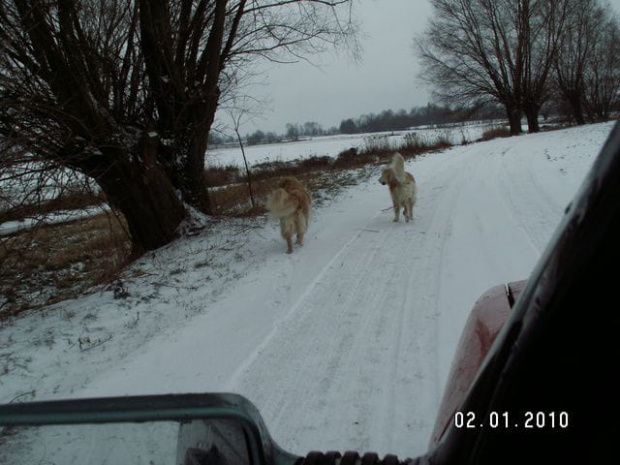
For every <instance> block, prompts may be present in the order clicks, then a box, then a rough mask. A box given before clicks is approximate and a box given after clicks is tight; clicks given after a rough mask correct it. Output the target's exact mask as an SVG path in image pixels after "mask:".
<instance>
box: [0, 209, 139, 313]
mask: <svg viewBox="0 0 620 465" xmlns="http://www.w3.org/2000/svg"><path fill="white" fill-rule="evenodd" d="M129 250H130V243H129V240H128V238H127V236H126V234H125V230H124V228H123V227H122V225H121V224H120V223H119V221H118V220H117V219H116V218H115V217H113V216H109V215H108V214H105V213H102V214H100V215H97V216H95V217H91V218H86V219H82V220H78V221H74V222H71V223H65V224H61V225H51V226H44V227H38V228H35V229H32V230H28V231H24V232H22V233H20V234H16V235H13V236H10V237H2V238H0V266H1V270H2V271H0V296H1V299H0V319H2V318H6V317H8V316H12V315H16V314H19V313H20V312H22V311H24V310H28V309H32V308H37V307H40V306H42V305H46V304H50V303H54V302H58V301H61V300H65V299H68V298H71V297H75V296H77V295H79V294H80V293H82V292H84V291H85V290H86V289H88V288H89V287H91V286H93V285H96V284H100V283H104V282H108V281H110V280H111V279H113V278H114V277H115V276H116V275H117V273H118V271H119V270H121V269H122V267H123V266H124V265H125V263H126V260H127V257H128V254H129Z"/></svg>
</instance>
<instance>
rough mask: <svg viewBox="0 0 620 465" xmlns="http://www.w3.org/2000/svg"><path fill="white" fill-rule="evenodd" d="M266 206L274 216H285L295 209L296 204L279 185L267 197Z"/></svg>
mask: <svg viewBox="0 0 620 465" xmlns="http://www.w3.org/2000/svg"><path fill="white" fill-rule="evenodd" d="M266 207H267V210H269V213H270V215H271V216H272V217H274V218H286V217H287V216H290V215H292V214H293V213H295V211H296V210H297V205H296V204H295V202H293V199H292V198H291V197H290V196H289V195H288V193H287V192H286V191H285V190H284V189H282V188H281V187H280V188H278V189H276V190H275V191H273V192H272V193H271V194H270V195H269V197H267V204H266Z"/></svg>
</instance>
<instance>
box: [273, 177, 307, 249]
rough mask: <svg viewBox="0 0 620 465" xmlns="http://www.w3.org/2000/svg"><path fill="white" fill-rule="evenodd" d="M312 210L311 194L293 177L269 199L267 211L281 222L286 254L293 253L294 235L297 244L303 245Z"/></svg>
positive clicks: (284, 180) (286, 180)
mask: <svg viewBox="0 0 620 465" xmlns="http://www.w3.org/2000/svg"><path fill="white" fill-rule="evenodd" d="M311 208H312V201H311V199H310V194H308V191H307V190H306V188H305V187H304V185H303V184H302V183H301V182H299V180H298V179H297V178H294V177H292V176H290V177H286V178H283V179H282V180H281V181H280V183H279V184H278V188H277V189H276V190H275V191H273V192H272V193H271V194H270V195H269V197H268V198H267V210H269V212H270V213H271V216H273V217H274V218H278V219H279V220H280V232H281V233H282V237H283V238H284V239H285V240H286V253H293V234H294V233H295V234H297V244H299V245H303V243H304V234H305V233H306V231H307V230H308V223H309V221H310V210H311Z"/></svg>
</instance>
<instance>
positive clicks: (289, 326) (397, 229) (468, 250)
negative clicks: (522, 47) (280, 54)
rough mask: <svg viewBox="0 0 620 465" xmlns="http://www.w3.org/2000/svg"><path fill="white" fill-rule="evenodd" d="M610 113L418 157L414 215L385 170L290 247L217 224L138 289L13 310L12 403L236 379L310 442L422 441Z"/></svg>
mask: <svg viewBox="0 0 620 465" xmlns="http://www.w3.org/2000/svg"><path fill="white" fill-rule="evenodd" d="M611 127H612V123H605V124H598V125H588V126H583V127H578V128H571V129H566V130H561V131H555V132H548V133H541V134H535V135H523V136H519V137H513V138H507V139H496V140H493V141H489V142H482V143H476V144H470V145H466V146H459V147H455V148H452V149H449V150H446V151H444V152H442V153H438V154H428V155H426V156H423V157H418V158H417V159H415V160H413V161H410V162H408V163H407V169H408V170H409V171H411V172H412V173H414V175H415V177H416V179H417V181H418V189H419V192H418V202H417V204H416V207H415V208H414V221H413V223H410V224H405V223H404V222H401V223H398V224H396V223H393V222H392V212H391V209H390V205H391V202H390V199H389V194H388V192H387V189H386V188H385V187H384V186H381V185H379V184H378V182H376V178H378V173H377V175H376V177H373V178H372V179H371V180H370V182H364V183H360V184H359V185H357V186H352V187H348V188H346V189H344V191H343V193H341V194H340V195H339V196H338V198H336V199H334V200H333V201H332V202H329V203H328V204H326V205H324V206H322V207H321V208H320V209H316V210H315V211H314V214H313V217H312V220H311V226H310V230H309V232H308V235H307V239H306V244H305V245H304V247H303V248H300V249H298V250H296V251H295V252H294V253H293V254H292V255H286V254H285V253H284V250H285V245H284V242H283V240H282V239H280V238H279V229H278V225H277V224H276V223H275V222H273V221H271V220H268V219H267V218H258V219H254V220H234V221H233V220H227V221H205V227H204V229H202V230H200V231H199V232H198V233H197V234H196V235H192V236H189V237H186V238H184V239H182V240H179V241H177V242H175V243H174V244H171V245H169V246H168V247H165V248H163V249H161V250H158V251H157V252H155V253H151V254H148V255H147V256H145V257H143V258H142V259H141V260H140V261H138V262H137V263H135V264H133V265H132V266H131V268H130V269H128V270H127V271H126V272H125V274H124V277H123V285H124V287H125V288H126V290H127V291H128V293H129V296H128V297H126V298H121V299H115V298H114V292H113V288H106V289H98V290H96V291H94V292H93V293H91V294H89V295H86V296H83V297H81V298H79V299H76V300H72V301H66V302H61V303H58V304H56V305H53V306H50V307H49V308H48V309H47V310H46V311H44V312H41V311H37V312H36V313H33V314H30V315H26V316H23V317H20V318H19V319H18V320H16V321H13V322H11V323H9V324H5V325H4V327H3V328H1V329H0V402H1V403H6V402H11V401H15V402H17V401H25V400H32V399H37V400H42V399H58V398H66V397H92V396H111V395H125V394H151V393H171V392H205V391H230V392H237V393H241V394H243V395H245V396H247V397H248V398H249V399H250V400H251V401H252V402H254V403H255V404H256V405H257V406H258V408H259V410H260V411H261V413H262V415H263V417H264V419H265V421H266V423H267V425H268V427H269V429H270V431H271V433H272V436H273V437H274V438H275V440H276V441H277V442H278V443H279V444H280V445H281V446H283V447H284V448H285V449H287V450H290V451H291V452H294V453H297V454H300V455H301V454H305V453H307V452H308V451H310V450H341V451H344V450H349V449H353V450H358V451H366V450H374V451H377V452H379V453H380V454H385V453H394V454H398V455H399V456H400V457H413V456H416V455H419V454H422V453H424V452H425V450H426V447H427V445H428V440H429V437H430V433H431V430H432V427H433V422H434V417H435V414H436V412H437V408H438V404H439V401H440V399H441V395H442V390H443V384H444V382H445V380H446V377H447V373H448V370H449V368H450V362H451V360H452V356H453V352H454V350H455V348H456V344H457V342H458V338H459V335H460V331H461V328H462V326H463V324H464V322H465V319H466V317H467V314H468V312H469V310H470V309H471V307H472V305H473V304H474V302H475V300H476V298H477V297H479V296H480V295H481V294H482V293H483V292H484V291H485V290H487V289H488V288H489V287H491V286H493V285H495V284H501V283H504V282H508V281H513V280H520V279H524V278H527V277H528V275H529V273H530V271H531V270H532V268H533V266H534V264H535V263H536V260H537V259H538V258H539V256H540V255H541V253H542V251H543V249H544V248H545V246H546V243H547V241H548V240H549V238H550V237H551V235H552V233H553V231H554V229H555V228H556V226H557V224H558V223H559V220H560V218H561V215H562V213H563V210H564V208H565V207H566V205H567V204H568V202H569V201H570V199H571V198H572V196H573V194H574V193H575V191H576V190H577V188H578V186H579V184H580V183H581V181H582V179H583V178H584V177H585V174H586V172H587V170H588V169H589V167H590V165H591V164H592V162H593V160H594V157H595V156H596V154H597V153H598V151H599V150H600V148H601V146H602V144H603V142H604V140H605V139H606V137H607V135H608V133H609V131H610V130H611ZM36 452H37V454H39V455H38V456H37V457H38V458H40V459H41V460H43V459H45V460H52V458H53V452H52V451H51V450H50V449H41V450H37V451H36ZM0 459H1V457H0ZM0 462H1V460H0ZM93 463H94V462H93ZM153 463H160V462H158V461H155V462H153ZM162 463H163V462H162Z"/></svg>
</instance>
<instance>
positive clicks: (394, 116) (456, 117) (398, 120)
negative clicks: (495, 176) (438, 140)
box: [339, 103, 502, 134]
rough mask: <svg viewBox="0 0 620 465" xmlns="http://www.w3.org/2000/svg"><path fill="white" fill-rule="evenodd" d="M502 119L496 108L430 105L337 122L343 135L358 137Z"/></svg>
mask: <svg viewBox="0 0 620 465" xmlns="http://www.w3.org/2000/svg"><path fill="white" fill-rule="evenodd" d="M501 116H502V113H501V110H500V109H499V108H498V107H497V106H495V105H485V106H474V105H472V106H468V107H450V106H448V105H436V104H432V103H429V104H428V105H426V106H424V107H414V108H412V109H411V110H409V111H408V112H407V111H406V110H404V109H401V110H398V111H396V112H395V111H393V110H384V111H382V112H381V113H378V114H375V113H369V114H366V115H362V116H360V117H358V118H356V119H353V118H347V119H345V120H342V121H341V122H340V127H339V132H340V133H342V134H360V133H366V132H381V131H396V130H402V129H407V128H411V127H416V126H425V125H436V124H449V123H455V122H460V121H465V120H469V119H472V118H476V119H493V118H500V117H501Z"/></svg>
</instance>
